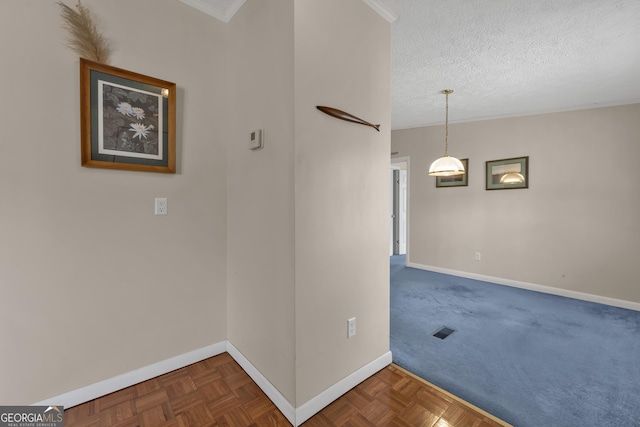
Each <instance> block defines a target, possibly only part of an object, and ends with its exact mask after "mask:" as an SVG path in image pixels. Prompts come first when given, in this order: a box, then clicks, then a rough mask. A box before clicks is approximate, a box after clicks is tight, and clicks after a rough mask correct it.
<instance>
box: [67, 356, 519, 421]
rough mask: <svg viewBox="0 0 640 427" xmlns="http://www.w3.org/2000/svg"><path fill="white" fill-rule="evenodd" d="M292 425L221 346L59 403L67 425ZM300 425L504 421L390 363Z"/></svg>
mask: <svg viewBox="0 0 640 427" xmlns="http://www.w3.org/2000/svg"><path fill="white" fill-rule="evenodd" d="M76 426H82V427H137V426H140V427H147V426H153V427H156V426H158V427H160V426H161V427H192V426H195V427H205V426H212V427H213V426H219V427H223V426H251V427H262V426H271V427H274V426H291V424H290V423H289V422H288V421H287V419H286V418H285V417H284V416H283V415H282V413H280V411H279V410H278V409H277V408H276V407H275V405H273V403H272V402H271V401H270V400H269V399H268V398H267V396H266V395H265V394H264V393H263V392H262V390H260V388H259V387H258V386H257V385H256V384H255V383H254V382H253V381H252V380H251V378H250V377H249V376H248V375H247V374H246V373H245V372H244V370H243V369H242V368H241V367H240V365H238V364H237V363H236V362H235V361H234V360H233V358H232V357H231V356H230V355H229V354H228V353H224V354H221V355H218V356H215V357H211V358H209V359H205V360H203V361H201V362H198V363H194V364H193V365H189V366H186V367H184V368H182V369H178V370H176V371H173V372H170V373H168V374H165V375H162V376H160V377H157V378H153V379H151V380H148V381H145V382H142V383H140V384H136V385H134V386H131V387H128V388H125V389H123V390H120V391H117V392H115V393H111V394H109V395H106V396H103V397H100V398H98V399H95V400H92V401H90V402H86V403H83V404H81V405H78V406H74V407H72V408H69V409H67V410H65V427H76ZM302 426H303V427H320V426H322V427H343V426H344V427H347V426H353V427H356V426H401V427H402V426H426V427H496V426H508V424H506V423H501V422H498V420H497V419H495V418H493V417H491V416H490V415H488V414H485V413H482V412H481V411H479V410H475V409H474V408H472V407H471V406H468V405H465V404H464V403H463V402H461V401H459V400H457V399H456V398H455V397H453V396H451V395H449V394H448V393H446V392H443V391H442V390H439V389H436V388H435V387H432V386H431V385H429V384H428V383H426V382H424V381H422V380H420V379H419V378H417V377H414V376H413V375H412V374H410V373H408V372H406V371H404V370H403V369H401V368H399V367H397V366H395V365H390V366H388V367H386V368H384V369H383V370H381V371H380V372H378V373H377V374H375V375H373V376H372V377H370V378H368V379H367V380H365V381H363V382H362V383H361V384H359V385H358V386H356V387H355V388H353V389H352V390H350V391H349V392H347V393H346V394H344V395H343V396H342V397H340V398H339V399H338V400H336V401H335V402H333V403H332V404H330V405H329V406H327V407H326V408H324V409H323V410H322V411H321V412H319V413H318V414H316V415H315V416H314V417H312V418H311V419H309V420H308V421H307V422H305V423H304V424H303V425H302Z"/></svg>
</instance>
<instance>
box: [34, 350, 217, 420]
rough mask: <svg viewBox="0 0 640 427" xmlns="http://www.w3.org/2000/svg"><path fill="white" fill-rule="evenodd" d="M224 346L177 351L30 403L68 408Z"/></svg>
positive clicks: (172, 368) (202, 357)
mask: <svg viewBox="0 0 640 427" xmlns="http://www.w3.org/2000/svg"><path fill="white" fill-rule="evenodd" d="M226 350H227V342H226V341H221V342H219V343H216V344H212V345H209V346H207V347H203V348H199V349H197V350H193V351H190V352H188V353H184V354H180V355H178V356H175V357H171V358H169V359H166V360H162V361H160V362H157V363H154V364H151V365H148V366H144V367H142V368H140V369H136V370H133V371H130V372H126V373H124V374H120V375H116V376H115V377H111V378H107V379H106V380H103V381H100V382H97V383H94V384H89V385H88V386H85V387H82V388H79V389H76V390H72V391H69V392H67V393H63V394H60V395H58V396H53V397H51V398H48V399H44V400H42V401H40V402H36V403H32V405H36V406H45V405H46V406H49V405H58V406H64V407H65V408H70V407H72V406H76V405H79V404H81V403H85V402H88V401H90V400H93V399H97V398H98V397H102V396H105V395H107V394H109V393H113V392H114V391H118V390H122V389H123V388H127V387H131V386H132V385H135V384H138V383H141V382H143V381H147V380H150V379H151V378H155V377H157V376H159V375H163V374H166V373H168V372H171V371H175V370H176V369H180V368H184V367H185V366H188V365H191V364H192V363H196V362H200V361H201V360H204V359H208V358H209V357H213V356H217V355H219V354H222V353H224V352H225V351H226Z"/></svg>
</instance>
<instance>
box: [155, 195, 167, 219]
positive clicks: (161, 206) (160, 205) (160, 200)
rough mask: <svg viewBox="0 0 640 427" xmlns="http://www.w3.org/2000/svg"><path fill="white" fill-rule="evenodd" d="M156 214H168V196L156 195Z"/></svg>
mask: <svg viewBox="0 0 640 427" xmlns="http://www.w3.org/2000/svg"><path fill="white" fill-rule="evenodd" d="M155 214H156V215H166V214H167V198H166V197H156V204H155Z"/></svg>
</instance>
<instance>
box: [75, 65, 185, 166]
mask: <svg viewBox="0 0 640 427" xmlns="http://www.w3.org/2000/svg"><path fill="white" fill-rule="evenodd" d="M80 143H81V144H80V145H81V164H82V166H86V167H93V168H108V169H124V170H133V171H144V172H162V173H175V172H176V85H175V83H171V82H167V81H164V80H160V79H156V78H154V77H149V76H145V75H142V74H138V73H134V72H131V71H126V70H122V69H120V68H115V67H112V66H109V65H105V64H100V63H97V62H93V61H89V60H86V59H80Z"/></svg>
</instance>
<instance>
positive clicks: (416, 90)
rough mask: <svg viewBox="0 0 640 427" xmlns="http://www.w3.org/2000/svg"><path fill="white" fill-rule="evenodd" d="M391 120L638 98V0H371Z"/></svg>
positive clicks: (406, 123) (469, 116)
mask: <svg viewBox="0 0 640 427" xmlns="http://www.w3.org/2000/svg"><path fill="white" fill-rule="evenodd" d="M380 1H381V2H383V3H384V4H385V5H386V6H387V7H388V8H389V9H391V10H392V11H393V12H394V13H395V14H396V15H398V19H397V20H396V21H395V22H394V23H393V24H392V37H393V42H392V46H393V48H392V50H393V52H392V55H393V66H392V68H393V73H392V76H393V81H392V120H391V122H392V128H393V129H403V128H412V127H419V126H425V125H433V124H438V123H443V122H444V112H445V111H444V110H445V108H444V106H445V96H444V95H442V94H441V93H440V91H441V90H442V89H454V91H455V92H454V93H453V94H452V95H449V120H450V121H451V122H456V121H469V120H478V119H485V118H493V117H508V116H518V115H527V114H537V113H544V112H551V111H563V110H572V109H580V108H590V107H596V106H605V105H616V104H627V103H634V102H640V1H639V0H537V1H526V0H454V1H442V0H380Z"/></svg>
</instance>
